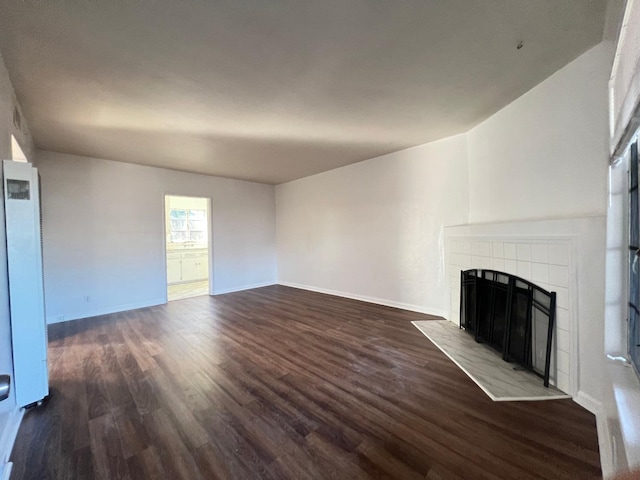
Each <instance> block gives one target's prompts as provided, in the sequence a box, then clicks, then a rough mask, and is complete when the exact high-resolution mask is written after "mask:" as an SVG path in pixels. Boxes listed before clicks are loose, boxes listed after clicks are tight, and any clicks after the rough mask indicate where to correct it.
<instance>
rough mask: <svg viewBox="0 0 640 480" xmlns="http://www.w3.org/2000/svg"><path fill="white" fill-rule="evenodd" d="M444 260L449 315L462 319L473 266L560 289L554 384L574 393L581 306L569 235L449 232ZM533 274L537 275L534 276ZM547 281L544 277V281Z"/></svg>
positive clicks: (555, 338)
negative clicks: (464, 280)
mask: <svg viewBox="0 0 640 480" xmlns="http://www.w3.org/2000/svg"><path fill="white" fill-rule="evenodd" d="M446 251H447V252H448V256H447V259H446V263H447V266H448V271H449V280H450V281H449V284H450V294H451V306H450V312H451V313H450V316H449V320H450V321H452V322H454V323H456V324H458V323H459V319H460V272H461V271H463V270H468V269H470V268H479V269H492V270H500V271H504V272H506V273H511V274H514V275H517V276H519V277H522V278H524V279H525V280H529V281H532V282H534V283H536V284H537V285H539V286H540V287H542V288H544V289H545V290H548V291H553V292H556V294H557V311H556V325H555V331H554V344H555V346H554V350H553V358H554V362H553V365H552V367H553V371H554V372H553V373H552V381H551V383H552V384H553V385H555V386H556V387H557V388H559V389H560V390H562V391H564V392H567V393H569V394H571V395H575V393H576V390H577V388H576V383H577V380H576V379H577V361H576V360H574V359H576V357H577V345H576V342H575V341H574V340H572V339H575V338H576V335H574V334H573V333H574V332H573V330H574V328H573V325H574V322H573V317H572V315H574V312H576V311H577V307H576V305H574V300H573V298H572V295H571V293H572V292H573V291H575V274H572V272H575V270H574V266H573V261H572V255H571V252H572V251H573V238H572V237H571V236H563V237H559V236H556V235H554V236H551V237H544V236H531V237H528V236H527V237H520V236H511V235H507V236H483V235H477V236H476V235H461V236H457V235H450V236H448V237H447V242H446ZM534 273H535V277H536V278H534ZM542 280H545V281H542Z"/></svg>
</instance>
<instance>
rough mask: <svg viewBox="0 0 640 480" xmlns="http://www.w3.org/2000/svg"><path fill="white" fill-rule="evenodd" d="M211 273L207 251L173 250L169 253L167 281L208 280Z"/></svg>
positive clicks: (173, 282) (171, 282) (169, 282)
mask: <svg viewBox="0 0 640 480" xmlns="http://www.w3.org/2000/svg"><path fill="white" fill-rule="evenodd" d="M208 274H209V255H208V254H207V252H206V251H205V252H203V251H200V252H189V251H186V252H171V253H168V254H167V283H168V284H169V285H172V284H175V283H187V282H196V281H200V280H206V279H207V278H208V276H209V275H208Z"/></svg>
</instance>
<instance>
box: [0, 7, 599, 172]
mask: <svg viewBox="0 0 640 480" xmlns="http://www.w3.org/2000/svg"><path fill="white" fill-rule="evenodd" d="M604 9H605V0H446V1H444V0H402V1H391V0H348V1H345V0H317V1H312V0H307V1H302V0H300V1H293V0H289V1H285V0H271V1H265V0H226V1H225V0H221V1H204V0H202V1H176V0H155V1H151V0H130V1H110V0H109V1H106V0H105V1H99V2H97V1H87V0H66V1H53V0H50V1H35V0H26V1H20V2H16V1H15V0H0V51H1V52H2V54H3V57H4V60H5V64H6V66H7V69H8V70H9V72H10V75H11V79H12V82H13V84H14V87H15V90H16V94H17V96H18V99H19V101H20V103H21V105H22V108H23V111H24V115H25V117H26V119H27V122H28V123H29V125H30V127H31V130H32V134H33V137H34V139H35V142H36V144H37V146H38V147H40V148H42V149H47V150H54V151H59V152H67V153H73V154H77V155H85V156H93V157H101V158H108V159H113V160H120V161H124V162H132V163H140V164H146V165H155V166H159V167H167V168H173V169H178V170H185V171H192V172H198V173H206V174H211V175H220V176H225V177H232V178H240V179H247V180H254V181H259V182H266V183H275V184H277V183H281V182H285V181H289V180H292V179H296V178H300V177H304V176H307V175H311V174H314V173H318V172H321V171H325V170H329V169H332V168H335V167H338V166H342V165H346V164H349V163H353V162H357V161H361V160H365V159H367V158H371V157H374V156H377V155H381V154H384V153H388V152H392V151H396V150H400V149H402V148H406V147H409V146H413V145H418V144H421V143H426V142H429V141H433V140H436V139H439V138H443V137H447V136H450V135H453V134H456V133H461V132H465V131H467V130H468V129H469V128H470V127H472V126H474V125H476V124H478V123H479V122H480V121H482V120H483V119H485V118H487V117H488V116H490V115H491V114H493V113H494V112H496V111H497V110H499V109H500V108H502V107H503V106H505V105H506V104H508V103H510V102H511V101H513V100H514V99H516V98H517V97H518V96H520V95H522V94H523V93H524V92H526V91H527V90H529V89H530V88H532V87H533V86H535V85H536V84H538V83H539V82H540V81H542V80H543V79H544V78H546V77H548V76H549V75H550V74H552V73H553V72H555V71H556V70H558V69H559V68H561V67H562V66H564V65H565V64H567V63H568V62H569V61H571V60H572V59H574V58H575V57H577V56H578V55H580V54H581V53H582V52H584V51H585V50H587V49H588V48H589V47H591V46H593V45H595V44H597V43H598V42H599V41H600V39H601V35H602V28H603V23H604ZM520 41H522V42H523V47H522V48H521V49H517V48H516V45H517V44H518V43H519V42H520Z"/></svg>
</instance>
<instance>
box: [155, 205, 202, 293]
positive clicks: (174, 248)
mask: <svg viewBox="0 0 640 480" xmlns="http://www.w3.org/2000/svg"><path fill="white" fill-rule="evenodd" d="M164 205H165V238H166V240H165V245H166V265H167V300H168V301H172V300H181V299H184V298H190V297H197V296H200V295H208V294H209V276H210V275H209V219H210V218H211V217H210V215H209V206H210V199H208V198H202V197H184V196H177V195H165V200H164Z"/></svg>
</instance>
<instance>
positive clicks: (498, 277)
mask: <svg viewBox="0 0 640 480" xmlns="http://www.w3.org/2000/svg"><path fill="white" fill-rule="evenodd" d="M555 312H556V294H555V292H547V291H546V290H543V289H542V288H540V287H538V286H537V285H534V284H533V283H531V282H528V281H527V280H524V279H522V278H519V277H516V276H515V275H510V274H508V273H502V272H496V271H494V270H467V271H465V272H462V279H461V288H460V327H461V328H464V329H465V330H466V331H467V332H469V333H470V334H472V335H473V336H474V338H475V340H476V342H482V343H486V344H488V345H490V346H491V347H492V348H494V349H496V350H497V351H498V352H500V353H501V354H502V358H503V359H504V360H506V361H507V362H514V363H518V364H519V365H521V366H522V367H524V368H526V369H528V370H531V371H533V372H534V373H536V374H538V375H539V376H541V377H542V378H543V379H544V386H545V387H548V386H549V373H550V364H551V344H552V339H553V324H554V321H555Z"/></svg>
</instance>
